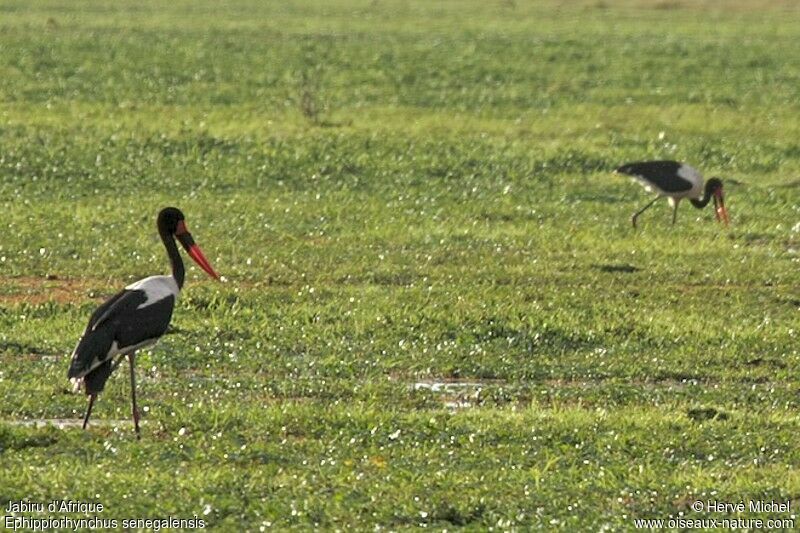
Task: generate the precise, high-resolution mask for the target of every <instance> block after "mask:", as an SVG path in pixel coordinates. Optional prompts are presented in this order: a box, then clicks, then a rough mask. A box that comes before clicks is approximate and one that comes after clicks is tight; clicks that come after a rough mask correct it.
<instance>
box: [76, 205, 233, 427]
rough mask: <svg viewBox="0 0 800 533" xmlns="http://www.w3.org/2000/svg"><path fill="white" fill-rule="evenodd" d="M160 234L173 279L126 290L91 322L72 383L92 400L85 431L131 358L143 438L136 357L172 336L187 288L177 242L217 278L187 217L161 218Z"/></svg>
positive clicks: (169, 211) (169, 214) (165, 214)
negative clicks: (169, 331) (117, 373)
mask: <svg viewBox="0 0 800 533" xmlns="http://www.w3.org/2000/svg"><path fill="white" fill-rule="evenodd" d="M158 231H159V234H160V235H161V240H162V241H163V243H164V247H165V248H166V250H167V255H168V256H169V259H170V263H171V265H172V274H171V275H169V276H151V277H149V278H145V279H143V280H140V281H137V282H136V283H133V284H131V285H128V286H127V287H125V289H124V290H122V291H121V292H119V293H117V294H115V295H114V296H113V297H111V298H110V299H109V300H108V301H106V302H105V303H103V305H101V306H100V307H99V308H98V309H97V310H96V311H95V312H94V313H93V314H92V316H91V318H90V319H89V324H88V325H87V326H86V330H85V331H84V332H83V335H82V336H81V339H80V341H78V345H77V346H76V347H75V351H74V352H73V354H72V361H71V364H70V367H69V371H68V373H67V377H69V379H70V380H71V381H72V382H73V384H74V385H75V386H76V388H80V387H83V388H84V390H85V391H86V394H87V395H89V406H88V408H87V410H86V416H85V417H84V420H83V427H84V429H85V428H86V424H87V423H88V421H89V415H90V414H91V411H92V406H93V404H94V400H95V397H96V396H97V394H98V393H100V392H102V391H103V389H104V388H105V384H106V381H107V380H108V378H109V377H110V376H111V373H112V372H113V371H114V369H115V368H116V366H117V365H118V364H119V363H120V362H121V360H122V358H123V357H125V356H128V360H129V362H130V372H131V400H132V414H133V421H134V426H135V428H136V434H137V437H138V435H139V413H138V410H137V408H136V378H135V375H134V366H133V365H134V357H135V354H136V351H137V350H139V349H141V348H144V347H146V346H151V345H153V344H155V343H156V342H157V341H158V339H159V338H161V336H163V335H164V333H166V332H167V328H168V327H169V323H170V320H172V311H173V310H174V308H175V301H176V299H177V297H178V294H179V293H180V290H181V288H182V287H183V282H184V278H185V270H184V266H183V260H182V259H181V256H180V254H179V253H178V247H177V245H176V244H175V239H176V238H177V239H178V240H179V241H180V242H181V244H182V245H183V246H184V248H185V249H186V250H187V252H188V253H189V255H190V256H191V257H192V259H194V260H195V262H197V264H198V265H200V267H201V268H203V270H205V271H206V272H207V273H208V274H209V275H211V276H212V277H215V278H218V276H217V274H216V273H215V272H214V270H213V269H212V268H211V265H209V264H208V261H207V260H206V258H205V256H203V253H202V251H201V250H200V248H199V247H198V246H197V245H196V244H195V243H194V240H193V239H192V236H191V234H190V233H189V231H188V230H187V229H186V224H185V222H184V217H183V213H181V212H180V211H179V210H178V209H175V208H166V209H163V210H162V211H161V213H159V215H158Z"/></svg>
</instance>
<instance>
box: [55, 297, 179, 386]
mask: <svg viewBox="0 0 800 533" xmlns="http://www.w3.org/2000/svg"><path fill="white" fill-rule="evenodd" d="M146 301H147V294H146V293H145V291H144V290H141V289H136V290H128V289H125V290H123V291H121V292H119V293H117V294H116V295H114V296H113V297H112V298H111V299H110V300H108V301H107V302H105V303H104V304H103V305H101V306H100V307H99V308H98V309H97V310H96V311H95V312H94V313H93V314H92V317H91V318H90V319H89V325H88V326H87V327H86V331H84V332H83V336H82V337H81V340H80V342H78V346H77V347H76V348H75V352H74V354H73V358H72V364H71V365H70V368H69V374H68V375H69V378H70V379H75V378H83V380H84V383H83V384H84V385H85V387H86V393H87V394H97V393H99V392H103V389H104V388H105V382H106V380H107V379H108V378H109V376H110V375H111V370H112V368H111V365H112V360H113V359H114V357H115V356H117V355H127V354H128V353H129V352H131V351H134V350H136V349H139V348H143V347H145V346H149V345H152V344H155V343H156V342H157V341H158V339H159V338H160V337H161V336H162V335H164V333H166V331H167V328H168V327H169V323H170V320H172V311H173V309H174V308H175V297H174V296H167V297H164V298H162V299H160V300H158V301H156V302H154V303H153V304H151V305H148V306H146V307H141V308H140V306H141V305H142V304H144V303H145V302H146Z"/></svg>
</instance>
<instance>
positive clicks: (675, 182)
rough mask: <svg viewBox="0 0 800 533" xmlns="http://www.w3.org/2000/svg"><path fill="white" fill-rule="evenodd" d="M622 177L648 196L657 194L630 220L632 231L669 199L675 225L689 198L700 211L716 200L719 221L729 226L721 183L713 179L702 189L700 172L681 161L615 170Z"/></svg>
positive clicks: (627, 166) (645, 162) (625, 166)
mask: <svg viewBox="0 0 800 533" xmlns="http://www.w3.org/2000/svg"><path fill="white" fill-rule="evenodd" d="M616 172H617V173H619V174H627V175H628V176H632V177H633V178H634V179H635V180H636V181H638V182H639V183H641V184H642V186H643V187H644V188H645V190H647V191H648V192H654V193H657V194H658V196H656V197H655V198H654V199H653V200H652V201H651V202H650V203H648V204H647V205H646V206H644V207H643V208H642V209H640V210H639V211H637V212H636V213H634V215H633V217H632V218H631V222H632V223H633V227H634V228H635V227H636V219H637V218H638V217H639V215H641V214H642V213H643V212H644V211H645V210H647V208H649V207H650V206H651V205H653V204H654V203H655V202H656V200H658V199H659V198H663V197H667V198H668V199H669V203H670V205H671V206H672V223H673V224H675V220H676V219H677V216H678V204H679V203H680V201H681V200H682V199H684V198H688V199H689V201H690V202H692V205H693V206H695V207H696V208H698V209H702V208H704V207H705V206H706V205H707V204H708V202H709V200H710V199H711V198H713V199H714V212H715V214H716V216H717V220H718V221H720V222H723V223H724V224H725V225H727V224H728V211H727V210H726V209H725V195H724V193H723V190H722V180H720V179H719V178H711V179H709V180H708V181H707V182H706V183H705V187H704V186H703V175H702V174H700V172H698V171H697V169H695V168H692V167H690V166H689V165H687V164H685V163H679V162H678V161H644V162H640V163H628V164H627V165H622V166H621V167H619V168H618V169H617V170H616Z"/></svg>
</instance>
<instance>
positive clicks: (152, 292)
mask: <svg viewBox="0 0 800 533" xmlns="http://www.w3.org/2000/svg"><path fill="white" fill-rule="evenodd" d="M125 288H126V289H128V290H129V291H142V292H144V294H145V296H147V299H146V300H145V301H144V302H142V303H141V304H140V305H139V307H137V308H136V309H141V308H143V307H147V306H148V305H152V304H154V303H156V302H158V301H159V300H163V299H164V298H168V297H170V296H174V297H175V299H177V298H178V293H180V289H179V288H178V284H177V283H176V282H175V278H173V277H172V276H150V277H149V278H144V279H141V280H139V281H137V282H136V283H131V284H130V285H128V286H127V287H125Z"/></svg>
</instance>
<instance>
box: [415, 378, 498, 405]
mask: <svg viewBox="0 0 800 533" xmlns="http://www.w3.org/2000/svg"><path fill="white" fill-rule="evenodd" d="M502 383H503V382H502V381H499V380H485V381H458V380H421V381H417V382H415V383H413V384H412V386H411V388H412V390H414V391H420V390H424V391H430V392H432V393H434V394H437V395H441V396H440V399H441V401H442V404H443V405H444V406H445V407H447V408H448V409H465V408H468V407H475V406H477V405H478V404H479V402H480V396H481V391H483V389H484V388H485V387H487V386H490V385H498V384H502Z"/></svg>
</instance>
